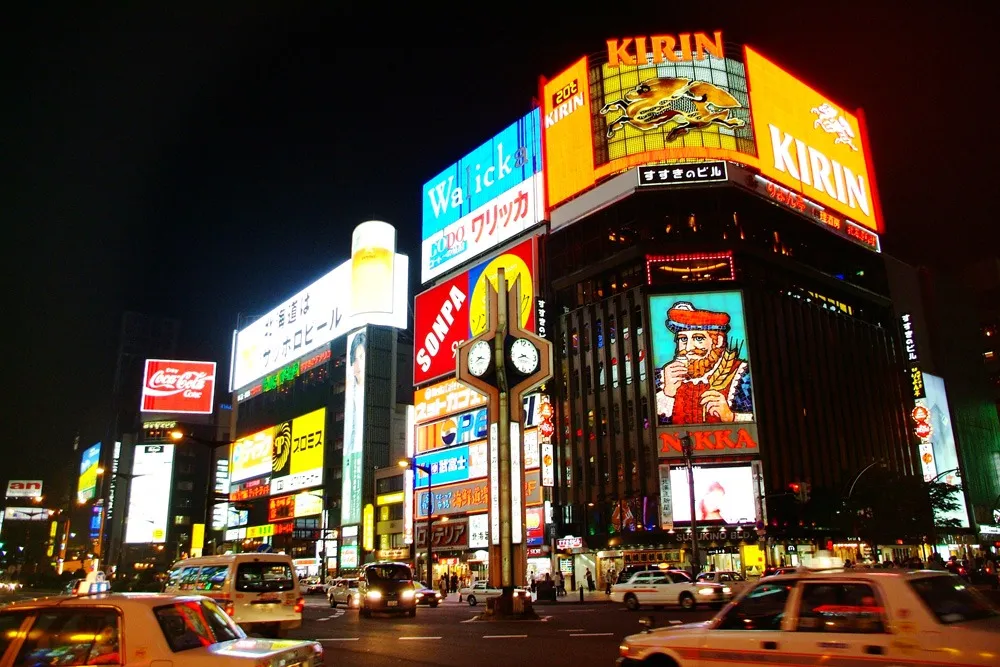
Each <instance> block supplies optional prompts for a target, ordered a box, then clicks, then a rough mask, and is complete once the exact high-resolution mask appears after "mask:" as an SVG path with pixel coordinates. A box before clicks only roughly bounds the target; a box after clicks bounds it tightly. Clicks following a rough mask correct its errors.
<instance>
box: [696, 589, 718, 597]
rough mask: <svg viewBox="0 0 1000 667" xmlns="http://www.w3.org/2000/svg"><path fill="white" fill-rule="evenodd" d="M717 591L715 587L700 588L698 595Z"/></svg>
mask: <svg viewBox="0 0 1000 667" xmlns="http://www.w3.org/2000/svg"><path fill="white" fill-rule="evenodd" d="M714 593H715V589H714V588H699V589H698V595H713V594H714Z"/></svg>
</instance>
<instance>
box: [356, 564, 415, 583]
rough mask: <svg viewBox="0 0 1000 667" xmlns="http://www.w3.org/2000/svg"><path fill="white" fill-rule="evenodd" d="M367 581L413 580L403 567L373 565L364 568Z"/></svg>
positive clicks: (407, 569) (406, 568) (408, 569)
mask: <svg viewBox="0 0 1000 667" xmlns="http://www.w3.org/2000/svg"><path fill="white" fill-rule="evenodd" d="M365 577H366V578H367V579H368V581H409V580H410V579H412V578H413V574H412V573H411V572H410V568H408V567H407V566H405V565H373V566H371V567H367V568H365Z"/></svg>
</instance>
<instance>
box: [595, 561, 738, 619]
mask: <svg viewBox="0 0 1000 667" xmlns="http://www.w3.org/2000/svg"><path fill="white" fill-rule="evenodd" d="M732 597H733V591H732V588H730V587H729V586H723V585H721V584H714V583H697V582H694V581H691V579H690V578H689V577H688V576H687V573H686V572H671V571H669V570H659V571H657V570H644V571H641V572H636V573H634V574H633V575H632V576H631V577H629V579H628V581H626V582H623V583H619V584H615V585H614V586H612V587H611V601H612V602H621V603H622V604H624V605H625V607H626V608H627V609H628V610H629V611H636V610H637V609H639V608H640V607H642V606H643V605H647V606H653V607H662V606H665V605H679V606H681V607H682V608H684V609H694V608H695V607H697V606H698V605H704V604H710V605H714V606H719V607H721V606H722V605H723V604H725V603H726V602H728V601H729V600H731V599H732Z"/></svg>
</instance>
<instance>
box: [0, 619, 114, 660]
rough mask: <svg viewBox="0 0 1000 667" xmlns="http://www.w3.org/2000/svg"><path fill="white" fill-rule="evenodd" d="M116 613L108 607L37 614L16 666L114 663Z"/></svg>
mask: <svg viewBox="0 0 1000 667" xmlns="http://www.w3.org/2000/svg"><path fill="white" fill-rule="evenodd" d="M118 628H119V623H118V613H117V612H115V611H112V610H107V609H80V608H76V609H53V610H43V611H40V612H39V613H38V618H36V619H35V622H34V623H33V624H32V625H31V629H30V630H29V631H28V635H27V636H26V637H25V639H24V643H23V644H22V645H21V650H20V652H19V653H18V655H17V658H16V659H15V660H14V664H15V665H25V666H28V665H114V664H121V663H122V662H123V661H122V659H121V655H120V654H119V653H118V643H119V637H118Z"/></svg>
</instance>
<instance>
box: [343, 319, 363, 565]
mask: <svg viewBox="0 0 1000 667" xmlns="http://www.w3.org/2000/svg"><path fill="white" fill-rule="evenodd" d="M367 345H368V334H367V333H366V332H365V330H361V331H356V332H354V333H352V334H351V335H350V336H348V338H347V387H346V390H345V405H344V468H343V470H344V473H343V474H344V479H343V487H342V495H341V498H342V502H341V509H340V522H341V525H345V526H346V525H350V524H357V523H361V497H362V491H361V485H362V481H363V479H364V469H363V468H362V465H363V449H364V427H365V422H364V418H365V351H366V348H367ZM343 556H344V555H343V554H342V555H341V560H342V561H343ZM345 567H346V565H345Z"/></svg>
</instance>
